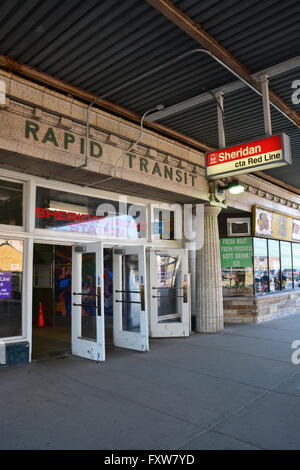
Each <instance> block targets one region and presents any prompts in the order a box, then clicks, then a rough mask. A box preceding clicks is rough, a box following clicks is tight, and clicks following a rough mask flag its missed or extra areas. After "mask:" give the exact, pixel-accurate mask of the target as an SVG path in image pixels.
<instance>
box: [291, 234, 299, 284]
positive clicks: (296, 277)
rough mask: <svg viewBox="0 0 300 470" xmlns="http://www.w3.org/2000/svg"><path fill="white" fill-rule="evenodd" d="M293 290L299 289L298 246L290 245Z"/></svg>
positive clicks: (296, 244)
mask: <svg viewBox="0 0 300 470" xmlns="http://www.w3.org/2000/svg"><path fill="white" fill-rule="evenodd" d="M292 250H293V273H294V288H295V289H300V244H298V243H292Z"/></svg>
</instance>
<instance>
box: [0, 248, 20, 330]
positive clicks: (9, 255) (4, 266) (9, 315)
mask: <svg viewBox="0 0 300 470" xmlns="http://www.w3.org/2000/svg"><path fill="white" fill-rule="evenodd" d="M23 252H24V246H23V242H22V241H18V240H0V338H9V337H14V336H21V335H22V279H23Z"/></svg>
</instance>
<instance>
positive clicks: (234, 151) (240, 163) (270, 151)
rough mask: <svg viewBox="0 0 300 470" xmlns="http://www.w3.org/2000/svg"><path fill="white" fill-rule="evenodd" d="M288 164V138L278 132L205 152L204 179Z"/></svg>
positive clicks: (289, 162) (290, 161)
mask: <svg viewBox="0 0 300 470" xmlns="http://www.w3.org/2000/svg"><path fill="white" fill-rule="evenodd" d="M291 163H292V157H291V145H290V138H289V136H287V135H286V134H283V133H282V134H279V135H273V136H271V137H266V138H264V139H260V140H255V141H253V142H248V143H245V144H241V145H235V146H234V147H228V148H225V149H221V150H216V151H214V152H209V153H207V154H206V177H207V178H208V179H219V178H223V177H226V176H231V175H238V174H241V173H251V172H253V171H260V170H268V169H271V168H276V167H279V166H283V165H288V164H291Z"/></svg>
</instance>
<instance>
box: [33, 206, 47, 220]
mask: <svg viewBox="0 0 300 470" xmlns="http://www.w3.org/2000/svg"><path fill="white" fill-rule="evenodd" d="M35 216H36V217H39V218H40V219H45V218H46V211H45V209H42V208H41V207H38V208H36V209H35Z"/></svg>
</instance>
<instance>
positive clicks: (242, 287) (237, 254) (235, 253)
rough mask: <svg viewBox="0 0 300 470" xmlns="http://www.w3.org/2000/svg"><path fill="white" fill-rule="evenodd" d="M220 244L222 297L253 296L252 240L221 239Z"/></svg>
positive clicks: (244, 238)
mask: <svg viewBox="0 0 300 470" xmlns="http://www.w3.org/2000/svg"><path fill="white" fill-rule="evenodd" d="M220 244H221V266H222V286H223V295H224V296H232V295H253V246H252V238H251V237H240V238H236V237H233V238H222V239H221V240H220Z"/></svg>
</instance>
